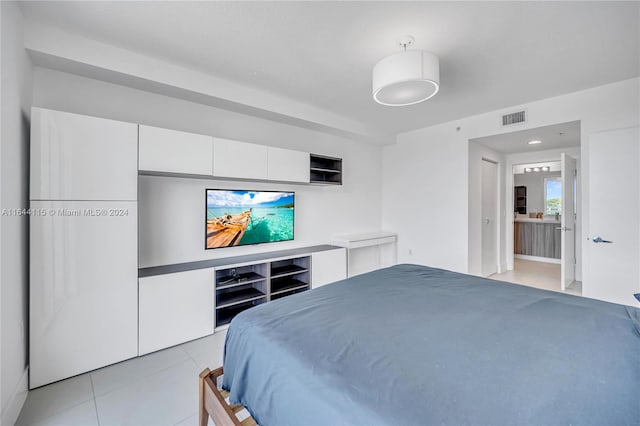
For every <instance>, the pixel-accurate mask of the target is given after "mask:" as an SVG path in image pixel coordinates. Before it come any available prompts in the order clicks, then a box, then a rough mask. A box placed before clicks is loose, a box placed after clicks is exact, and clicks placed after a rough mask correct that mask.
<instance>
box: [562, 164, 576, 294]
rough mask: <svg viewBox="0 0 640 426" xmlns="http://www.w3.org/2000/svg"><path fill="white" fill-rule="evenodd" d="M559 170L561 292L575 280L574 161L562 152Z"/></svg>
mask: <svg viewBox="0 0 640 426" xmlns="http://www.w3.org/2000/svg"><path fill="white" fill-rule="evenodd" d="M560 170H561V174H562V208H561V211H562V220H561V222H562V223H561V224H560V230H561V238H560V247H561V250H560V252H561V256H560V258H561V259H562V263H561V267H560V283H561V284H560V285H561V288H562V290H565V289H566V288H567V287H568V286H569V285H570V284H571V283H572V282H573V281H574V280H575V279H576V276H575V264H576V239H575V236H576V211H575V210H576V204H575V199H576V198H575V197H576V191H575V189H576V187H575V181H576V159H575V158H573V157H571V156H569V155H567V154H565V153H564V152H563V153H562V154H560Z"/></svg>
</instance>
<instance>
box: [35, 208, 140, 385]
mask: <svg viewBox="0 0 640 426" xmlns="http://www.w3.org/2000/svg"><path fill="white" fill-rule="evenodd" d="M136 204H137V203H136V202H121V201H120V202H116V201H109V202H100V201H32V202H31V208H32V209H34V213H33V214H32V215H31V217H30V294H29V297H30V309H29V316H30V321H29V323H30V324H29V326H30V333H29V341H30V344H29V345H30V346H29V352H30V355H29V356H30V362H29V368H30V387H31V388H34V387H38V386H42V385H46V384H47V383H51V382H55V381H57V380H61V379H64V378H67V377H71V376H75V375H77V374H80V373H84V372H86V371H90V370H94V369H96V368H99V367H103V366H105V365H109V364H113V363H116V362H119V361H122V360H125V359H128V358H132V357H135V356H136V355H137V352H138V248H137V240H138V235H137V224H138V219H137V207H136ZM103 211H106V212H107V216H103V215H102V212H103ZM36 212H37V213H36Z"/></svg>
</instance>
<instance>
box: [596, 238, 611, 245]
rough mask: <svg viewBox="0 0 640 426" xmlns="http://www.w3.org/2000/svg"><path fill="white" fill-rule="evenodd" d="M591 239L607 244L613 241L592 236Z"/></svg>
mask: <svg viewBox="0 0 640 426" xmlns="http://www.w3.org/2000/svg"><path fill="white" fill-rule="evenodd" d="M591 241H593V242H594V243H596V244H597V243H607V244H611V243H613V241H609V240H603V239H602V237H595V238H593V239H592V240H591Z"/></svg>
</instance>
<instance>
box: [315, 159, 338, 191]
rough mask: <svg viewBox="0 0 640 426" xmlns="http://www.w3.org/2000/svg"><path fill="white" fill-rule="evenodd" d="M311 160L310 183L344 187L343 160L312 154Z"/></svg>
mask: <svg viewBox="0 0 640 426" xmlns="http://www.w3.org/2000/svg"><path fill="white" fill-rule="evenodd" d="M310 160H311V161H310V165H311V167H310V170H309V182H310V183H313V184H322V185H342V158H335V157H327V156H324V155H318V154H310Z"/></svg>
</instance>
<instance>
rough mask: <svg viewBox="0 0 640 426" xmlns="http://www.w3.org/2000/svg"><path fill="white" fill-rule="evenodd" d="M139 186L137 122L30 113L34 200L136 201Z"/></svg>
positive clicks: (37, 112) (32, 196) (33, 110)
mask: <svg viewBox="0 0 640 426" xmlns="http://www.w3.org/2000/svg"><path fill="white" fill-rule="evenodd" d="M137 182H138V125H137V124H132V123H123V122H120V121H114V120H106V119H103V118H96V117H88V116H84V115H78V114H70V113H66V112H60V111H52V110H47V109H42V108H33V109H32V111H31V180H30V193H31V199H32V200H136V199H137V196H138V185H137Z"/></svg>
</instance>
